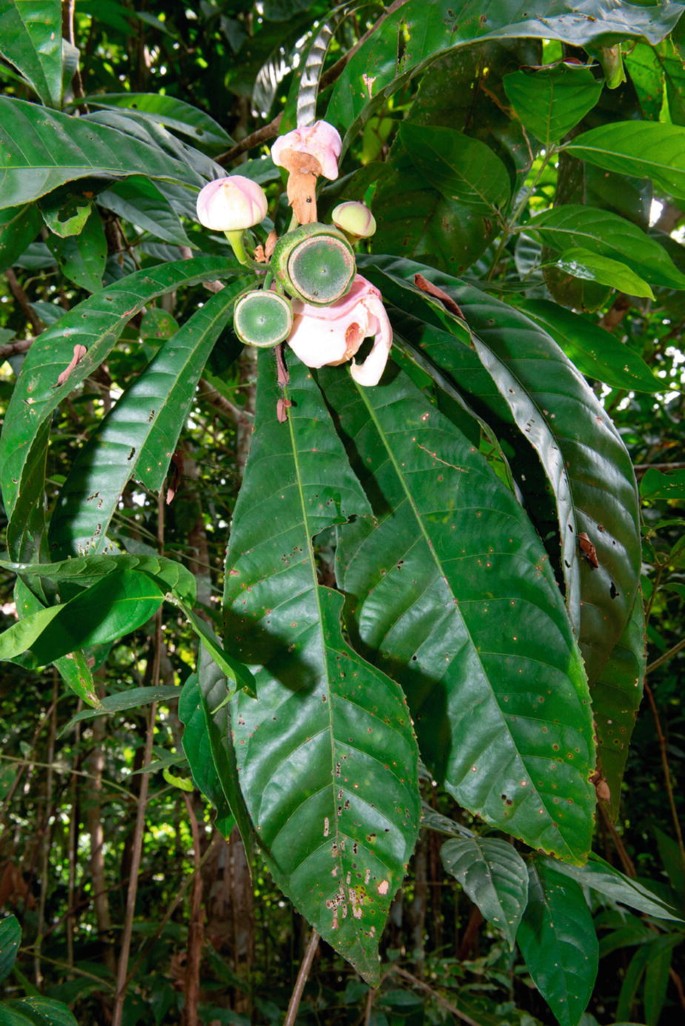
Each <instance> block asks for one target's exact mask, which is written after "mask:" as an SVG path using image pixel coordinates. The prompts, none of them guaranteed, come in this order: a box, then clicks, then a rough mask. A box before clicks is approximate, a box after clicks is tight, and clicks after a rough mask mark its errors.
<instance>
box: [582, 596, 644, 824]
mask: <svg viewBox="0 0 685 1026" xmlns="http://www.w3.org/2000/svg"><path fill="white" fill-rule="evenodd" d="M645 664H646V646H645V615H644V610H643V604H642V595H641V594H640V593H639V592H638V594H637V595H636V596H635V606H634V608H633V610H632V613H631V616H630V619H629V620H628V623H627V624H626V627H625V630H624V632H623V634H622V635H621V637H620V638H619V639H618V642H617V643H616V645H615V646H614V648H613V650H612V652H611V655H610V656H609V659H608V661H607V662H606V664H605V665H604V667H603V668H602V670H601V672H600V673H599V675H598V676H597V678H596V679H594V680H593V681H592V682H591V686H592V707H593V710H594V714H595V727H596V730H597V765H598V769H599V770H600V772H601V774H602V777H603V778H604V780H605V781H606V783H607V784H608V786H609V792H610V796H609V799H608V809H609V814H610V816H611V817H612V818H613V819H615V818H616V817H617V815H618V810H619V804H620V801H621V781H622V780H623V772H624V770H625V766H626V760H627V758H628V750H629V748H630V739H631V737H632V734H633V728H634V727H635V721H636V720H637V713H638V709H639V707H640V702H641V700H642V692H643V686H644V676H645Z"/></svg>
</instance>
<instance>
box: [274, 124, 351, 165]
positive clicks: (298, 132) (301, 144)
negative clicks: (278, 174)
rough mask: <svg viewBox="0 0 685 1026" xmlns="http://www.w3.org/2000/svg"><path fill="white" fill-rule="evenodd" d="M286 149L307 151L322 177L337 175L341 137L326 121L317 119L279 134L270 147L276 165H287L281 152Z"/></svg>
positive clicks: (296, 151)
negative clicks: (318, 167)
mask: <svg viewBox="0 0 685 1026" xmlns="http://www.w3.org/2000/svg"><path fill="white" fill-rule="evenodd" d="M286 150H291V151H294V152H295V153H307V154H309V156H310V157H314V159H315V160H317V161H318V162H319V165H320V167H321V174H322V175H323V176H324V178H330V179H334V178H337V177H338V157H339V156H340V151H341V150H342V139H341V138H340V134H339V132H338V130H337V129H336V128H333V125H329V124H328V122H327V121H317V122H315V123H314V124H313V125H309V127H308V128H295V129H294V130H293V131H292V132H288V133H287V134H286V135H282V136H280V137H279V138H278V139H277V140H276V142H275V143H274V144H273V146H272V147H271V159H272V160H273V162H274V164H277V165H278V167H286V168H288V170H289V171H290V170H291V168H290V167H288V160H287V157H286V158H285V162H284V159H283V154H284V153H285V151H286Z"/></svg>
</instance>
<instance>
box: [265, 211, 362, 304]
mask: <svg viewBox="0 0 685 1026" xmlns="http://www.w3.org/2000/svg"><path fill="white" fill-rule="evenodd" d="M271 266H272V269H273V271H274V274H275V275H276V278H277V279H278V281H279V282H280V283H281V285H282V286H283V288H284V289H285V291H286V292H287V293H288V295H290V296H294V297H295V298H296V299H301V300H302V301H303V302H305V303H311V304H312V305H313V306H328V305H329V304H330V303H335V302H336V300H338V299H340V298H341V297H342V296H344V295H345V294H346V293H347V292H349V291H350V289H351V287H352V282H353V281H354V276H355V272H356V265H355V260H354V251H353V249H352V247H351V246H350V244H349V242H348V241H347V239H346V238H345V236H344V235H343V234H342V232H339V231H338V230H337V229H336V228H332V227H330V225H326V224H318V223H315V224H303V225H300V227H299V228H295V229H294V230H293V231H292V232H288V233H287V234H286V235H284V236H282V238H280V239H279V240H278V242H277V243H276V248H275V249H274V253H273V257H272V260H271Z"/></svg>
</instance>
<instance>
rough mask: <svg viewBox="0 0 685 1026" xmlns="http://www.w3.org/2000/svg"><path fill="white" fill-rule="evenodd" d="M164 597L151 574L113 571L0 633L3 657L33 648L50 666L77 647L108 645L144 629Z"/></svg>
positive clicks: (41, 663)
mask: <svg viewBox="0 0 685 1026" xmlns="http://www.w3.org/2000/svg"><path fill="white" fill-rule="evenodd" d="M163 599H164V591H163V589H162V588H160V586H159V584H157V583H156V582H155V581H154V580H153V579H152V578H151V577H150V576H148V575H147V574H141V573H138V572H137V571H135V570H121V571H118V572H115V573H113V574H110V575H108V576H107V577H106V578H104V579H103V580H100V581H98V583H97V584H93V585H91V586H90V587H89V588H87V589H85V590H84V591H82V592H80V593H79V594H78V595H76V596H75V597H74V598H73V599H70V600H69V602H65V603H64V604H62V605H57V606H49V607H48V608H47V609H42V610H39V611H38V612H37V613H32V614H30V615H29V616H27V617H26V618H25V619H23V620H19V621H18V622H17V623H16V624H13V625H12V626H11V627H10V628H9V629H8V630H6V631H5V632H4V633H3V634H2V635H0V659H8V658H12V657H13V656H15V655H18V654H20V653H21V652H25V651H26V650H27V649H30V650H31V652H32V653H33V655H34V657H35V660H36V665H37V666H46V665H47V664H48V663H52V662H54V661H55V660H56V659H59V658H61V657H62V656H66V655H67V654H68V653H70V652H75V651H77V650H78V649H82V648H86V647H88V646H90V645H102V644H106V643H107V642H110V641H114V640H116V639H118V638H120V637H122V636H123V635H125V634H129V633H130V632H131V631H134V630H136V628H138V627H141V626H142V625H143V624H144V623H146V622H147V621H148V620H149V619H150V617H151V616H153V615H154V613H155V612H156V611H157V610H158V609H159V607H160V605H161V604H162V601H163Z"/></svg>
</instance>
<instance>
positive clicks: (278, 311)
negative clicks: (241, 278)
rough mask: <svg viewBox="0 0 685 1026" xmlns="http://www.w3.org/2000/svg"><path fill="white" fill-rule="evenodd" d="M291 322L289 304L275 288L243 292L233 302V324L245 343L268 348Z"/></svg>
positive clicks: (282, 337) (284, 335)
mask: <svg viewBox="0 0 685 1026" xmlns="http://www.w3.org/2000/svg"><path fill="white" fill-rule="evenodd" d="M292 326H293V311H292V307H291V306H290V303H289V302H288V300H287V299H285V298H284V297H283V296H279V295H278V293H277V292H265V291H264V290H263V289H255V290H254V291H252V292H245V293H244V294H243V295H242V296H241V297H240V299H239V300H238V302H237V303H236V305H235V310H234V312H233V327H234V329H235V333H236V335H237V336H238V338H239V339H240V341H241V342H244V343H245V345H248V346H257V347H258V348H259V349H270V348H271V347H272V346H277V345H278V343H279V342H284V341H285V340H286V339H287V337H288V335H289V334H290V332H291V330H292Z"/></svg>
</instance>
